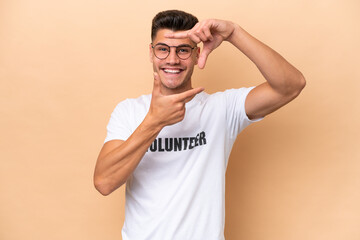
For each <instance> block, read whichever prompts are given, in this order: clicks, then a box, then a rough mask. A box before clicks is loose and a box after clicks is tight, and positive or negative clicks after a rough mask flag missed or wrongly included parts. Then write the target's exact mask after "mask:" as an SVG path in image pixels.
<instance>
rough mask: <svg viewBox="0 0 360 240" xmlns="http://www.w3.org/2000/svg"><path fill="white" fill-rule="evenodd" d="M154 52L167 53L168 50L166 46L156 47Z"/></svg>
mask: <svg viewBox="0 0 360 240" xmlns="http://www.w3.org/2000/svg"><path fill="white" fill-rule="evenodd" d="M155 50H156V51H158V52H169V48H168V47H166V46H156V48H155Z"/></svg>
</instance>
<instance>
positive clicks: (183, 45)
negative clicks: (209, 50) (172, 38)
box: [154, 42, 196, 48]
mask: <svg viewBox="0 0 360 240" xmlns="http://www.w3.org/2000/svg"><path fill="white" fill-rule="evenodd" d="M156 45H164V46H168V47H191V48H195V47H196V46H195V47H192V46H191V45H190V44H180V45H177V46H169V45H167V44H166V43H162V42H158V43H157V44H155V45H154V46H156Z"/></svg>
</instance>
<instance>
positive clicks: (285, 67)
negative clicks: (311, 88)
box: [227, 24, 304, 95]
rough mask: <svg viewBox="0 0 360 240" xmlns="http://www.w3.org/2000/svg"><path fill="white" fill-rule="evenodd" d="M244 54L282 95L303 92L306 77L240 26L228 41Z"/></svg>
mask: <svg viewBox="0 0 360 240" xmlns="http://www.w3.org/2000/svg"><path fill="white" fill-rule="evenodd" d="M227 41H229V42H230V43H232V44H233V45H234V46H235V47H237V48H238V49H239V50H240V51H241V52H243V53H244V54H245V55H246V56H247V57H248V58H249V59H250V60H251V61H252V62H254V64H255V65H256V66H257V68H258V69H259V70H260V72H261V73H262V75H263V76H264V78H265V79H266V80H267V82H268V84H269V85H270V86H271V88H273V89H274V90H275V91H277V92H278V93H280V94H283V95H288V94H294V92H297V91H301V89H302V87H303V85H304V77H303V76H302V74H301V72H299V71H298V70H297V69H296V68H295V67H294V66H292V65H291V64H290V63H289V62H287V61H286V60H285V59H284V58H283V57H282V56H281V55H280V54H278V53H277V52H275V51H274V50H273V49H271V48H270V47H268V46H267V45H265V44H264V43H262V42H261V41H259V40H257V39H256V38H254V37H253V36H251V35H250V34H249V33H247V32H246V31H245V30H244V29H242V28H241V27H240V26H239V25H236V24H234V31H233V32H232V34H231V35H230V36H229V38H228V39H227Z"/></svg>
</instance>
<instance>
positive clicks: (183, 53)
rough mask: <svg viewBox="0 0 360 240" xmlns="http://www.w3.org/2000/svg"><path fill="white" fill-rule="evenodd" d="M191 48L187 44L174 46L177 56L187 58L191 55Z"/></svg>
mask: <svg viewBox="0 0 360 240" xmlns="http://www.w3.org/2000/svg"><path fill="white" fill-rule="evenodd" d="M191 50H192V49H191V47H188V46H183V47H177V48H176V53H177V55H178V57H179V58H181V59H187V58H189V57H190V55H191Z"/></svg>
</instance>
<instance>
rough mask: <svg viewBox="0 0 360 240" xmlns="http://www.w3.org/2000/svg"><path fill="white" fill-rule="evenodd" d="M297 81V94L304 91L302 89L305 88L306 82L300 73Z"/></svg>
mask: <svg viewBox="0 0 360 240" xmlns="http://www.w3.org/2000/svg"><path fill="white" fill-rule="evenodd" d="M299 75H300V76H299V80H298V82H299V83H298V92H299V94H300V93H301V91H302V90H303V89H304V87H305V86H306V80H305V77H304V75H303V74H302V73H301V72H300V74H299Z"/></svg>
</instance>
